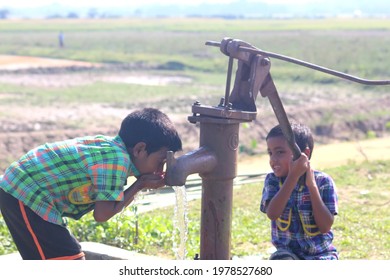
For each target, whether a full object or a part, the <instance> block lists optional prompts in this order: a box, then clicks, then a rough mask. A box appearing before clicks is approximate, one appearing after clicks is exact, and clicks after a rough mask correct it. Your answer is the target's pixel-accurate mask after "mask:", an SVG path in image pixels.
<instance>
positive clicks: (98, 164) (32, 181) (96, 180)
mask: <svg viewBox="0 0 390 280" xmlns="http://www.w3.org/2000/svg"><path fill="white" fill-rule="evenodd" d="M130 175H135V176H137V175H139V173H138V171H137V169H136V168H135V166H134V165H133V163H132V162H131V160H130V156H129V154H128V152H127V150H126V147H125V144H124V143H123V141H122V139H121V138H120V137H119V136H118V135H117V136H115V137H108V136H103V135H97V136H86V137H80V138H75V139H71V140H65V141H60V142H55V143H47V144H44V145H41V146H39V147H37V148H35V149H33V150H31V151H29V152H28V153H27V154H25V155H24V156H23V157H21V158H20V159H19V160H18V161H17V162H14V163H13V164H11V166H10V167H9V168H8V169H7V170H6V171H5V174H4V176H3V178H2V180H1V182H0V188H2V189H3V190H4V191H6V192H7V193H9V194H11V195H12V196H14V197H15V198H17V199H18V200H20V201H22V202H23V203H24V204H25V205H27V206H28V207H29V208H31V209H32V210H33V211H34V212H35V213H37V214H38V215H39V216H40V217H42V218H43V219H44V220H46V221H49V222H52V223H55V224H59V225H64V221H63V217H71V218H73V219H79V218H81V216H83V215H84V214H86V213H87V212H89V211H91V210H92V209H93V207H94V202H95V201H121V200H123V195H124V193H123V192H124V186H125V185H126V182H127V178H128V177H129V176H130Z"/></svg>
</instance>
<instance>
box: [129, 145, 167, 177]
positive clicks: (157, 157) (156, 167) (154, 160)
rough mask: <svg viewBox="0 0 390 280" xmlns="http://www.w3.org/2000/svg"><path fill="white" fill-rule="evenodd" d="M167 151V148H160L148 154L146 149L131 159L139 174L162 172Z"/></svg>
mask: <svg viewBox="0 0 390 280" xmlns="http://www.w3.org/2000/svg"><path fill="white" fill-rule="evenodd" d="M167 151H168V149H167V148H161V149H160V150H158V151H157V152H154V153H150V154H148V153H147V152H146V150H143V151H142V152H141V153H139V154H138V156H137V157H136V158H135V159H134V160H133V163H134V165H135V167H136V168H137V170H138V171H139V173H140V174H141V175H143V174H153V173H162V172H163V171H164V164H165V162H166V158H167Z"/></svg>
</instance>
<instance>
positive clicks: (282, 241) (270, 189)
mask: <svg viewBox="0 0 390 280" xmlns="http://www.w3.org/2000/svg"><path fill="white" fill-rule="evenodd" d="M314 177H315V180H316V183H317V186H318V190H319V193H320V195H321V198H322V201H323V202H324V204H325V206H326V207H327V208H328V209H329V211H330V213H331V214H333V215H337V211H338V206H337V194H336V190H335V184H334V182H333V180H332V178H331V177H330V176H329V175H327V174H325V173H323V172H319V171H314ZM281 186H282V182H281V179H280V178H278V177H276V176H275V174H274V173H269V174H268V175H267V177H266V179H265V182H264V189H263V195H262V199H261V204H260V211H262V212H264V213H266V206H267V205H268V203H269V201H270V200H271V199H272V198H273V197H274V196H275V194H276V193H277V192H278V191H279V189H280V188H281ZM271 229H272V230H271V231H272V243H273V245H274V246H275V247H276V248H277V249H285V250H288V251H291V252H292V253H294V254H296V255H297V256H299V257H300V258H301V259H307V260H314V259H338V254H337V251H336V248H335V247H334V246H333V245H332V241H333V232H332V231H329V232H327V233H324V234H322V233H321V232H320V231H319V229H318V227H317V226H316V223H315V220H314V216H313V210H312V204H311V200H310V192H309V189H308V188H307V187H306V186H299V185H298V184H297V185H296V186H295V188H294V190H293V192H292V194H291V197H290V199H289V201H288V202H287V205H286V207H285V209H284V211H283V213H282V215H281V216H280V217H279V218H278V219H277V220H275V221H271Z"/></svg>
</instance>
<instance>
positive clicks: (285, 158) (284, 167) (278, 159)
mask: <svg viewBox="0 0 390 280" xmlns="http://www.w3.org/2000/svg"><path fill="white" fill-rule="evenodd" d="M267 150H268V155H269V164H270V166H271V168H272V170H273V172H274V173H275V175H276V176H277V177H286V176H287V174H288V172H289V166H290V163H291V161H292V159H293V153H292V152H291V150H290V147H289V146H288V143H287V140H286V139H285V138H284V137H270V138H268V140H267Z"/></svg>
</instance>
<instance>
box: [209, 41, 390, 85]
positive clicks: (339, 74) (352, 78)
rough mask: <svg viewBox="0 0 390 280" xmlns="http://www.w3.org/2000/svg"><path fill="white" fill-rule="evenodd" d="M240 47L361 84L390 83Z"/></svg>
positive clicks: (213, 44)
mask: <svg viewBox="0 0 390 280" xmlns="http://www.w3.org/2000/svg"><path fill="white" fill-rule="evenodd" d="M206 45H207V46H214V47H220V45H221V43H219V42H214V41H207V42H206ZM239 49H240V50H241V51H245V52H249V53H252V54H260V55H263V56H266V57H272V58H276V59H280V60H284V61H287V62H291V63H294V64H298V65H301V66H304V67H307V68H311V69H314V70H317V71H320V72H323V73H326V74H330V75H333V76H336V77H339V78H343V79H346V80H350V81H352V82H356V83H360V84H364V85H372V86H383V85H390V80H367V79H362V78H359V77H356V76H353V75H349V74H346V73H343V72H339V71H336V70H332V69H329V68H326V67H323V66H319V65H316V64H313V63H309V62H306V61H303V60H299V59H296V58H293V57H289V56H285V55H281V54H277V53H273V52H268V51H263V50H260V49H258V48H252V47H246V46H240V47H239Z"/></svg>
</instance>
